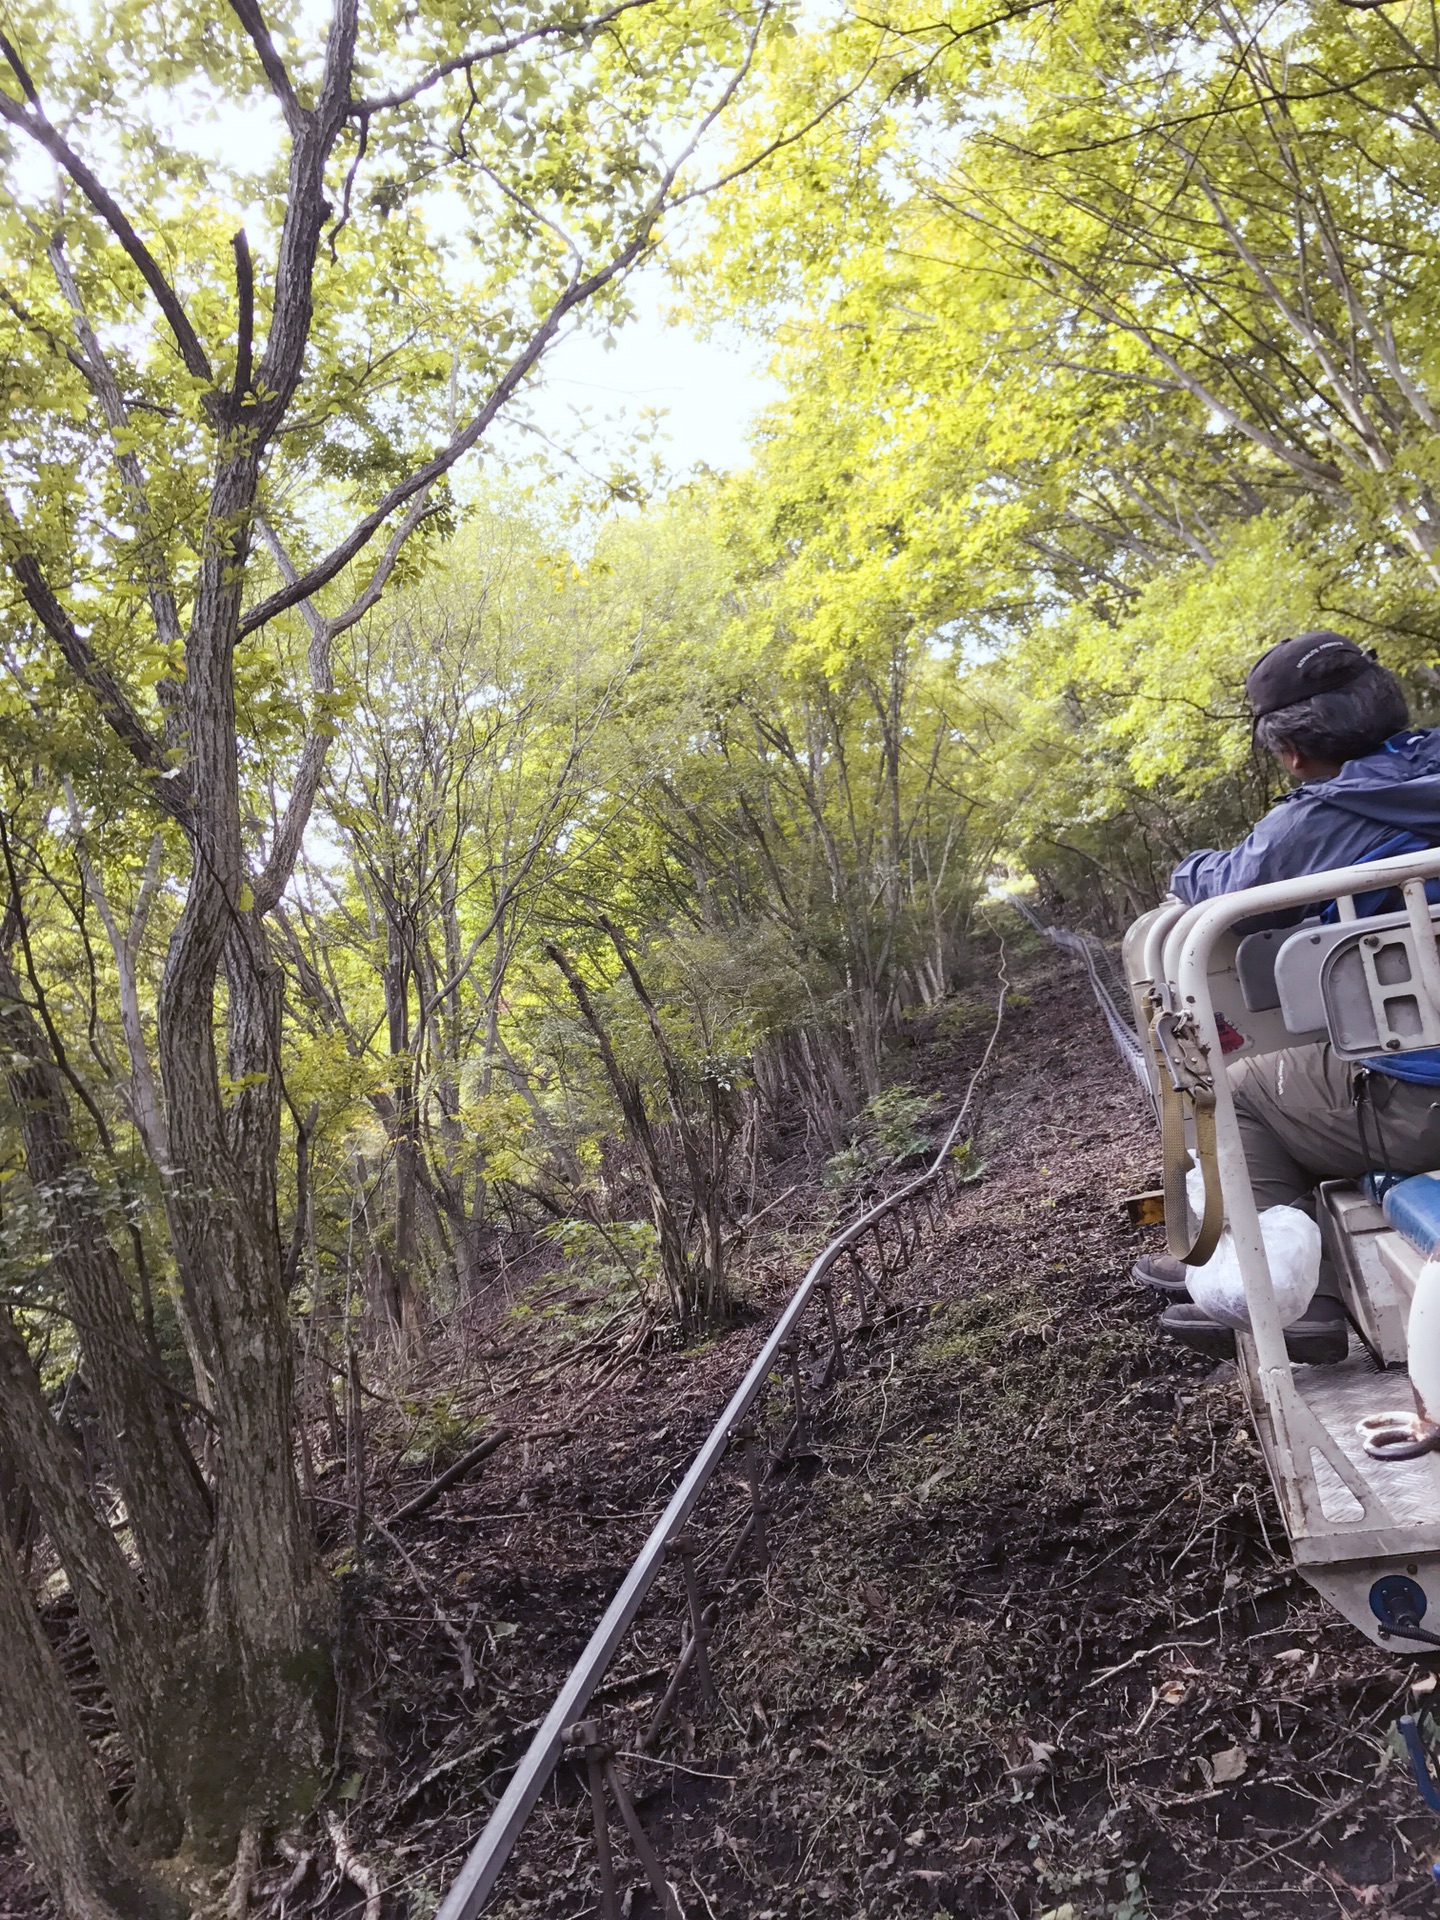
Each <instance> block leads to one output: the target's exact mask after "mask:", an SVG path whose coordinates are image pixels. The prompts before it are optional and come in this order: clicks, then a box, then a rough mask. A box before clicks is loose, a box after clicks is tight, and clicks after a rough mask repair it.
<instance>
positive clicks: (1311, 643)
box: [1245, 627, 1375, 720]
mask: <svg viewBox="0 0 1440 1920" xmlns="http://www.w3.org/2000/svg"><path fill="white" fill-rule="evenodd" d="M1374 661H1375V655H1374V654H1373V653H1367V652H1366V651H1365V650H1364V649H1363V648H1361V647H1357V646H1356V644H1355V642H1354V641H1353V640H1347V639H1346V638H1345V636H1344V635H1343V634H1341V633H1330V632H1328V631H1327V630H1326V629H1325V628H1323V627H1322V628H1320V629H1319V630H1318V631H1317V632H1315V633H1297V634H1296V636H1295V638H1294V639H1293V640H1282V641H1280V643H1279V644H1278V646H1273V647H1271V649H1270V651H1269V652H1268V653H1264V654H1261V656H1260V658H1259V659H1258V660H1257V661H1256V662H1255V665H1254V666H1253V667H1252V668H1251V669H1250V671H1249V673H1247V674H1246V676H1245V693H1246V696H1247V697H1248V699H1249V701H1250V705H1251V707H1252V709H1253V710H1254V714H1255V718H1256V719H1257V720H1260V719H1263V717H1264V716H1265V715H1266V714H1267V713H1278V712H1279V711H1280V709H1281V707H1293V706H1295V705H1296V704H1297V703H1298V702H1299V701H1301V700H1308V699H1309V698H1310V697H1311V695H1312V694H1316V693H1334V692H1335V690H1336V689H1337V688H1338V687H1348V686H1349V685H1350V682H1351V681H1352V680H1358V679H1359V678H1360V676H1361V674H1362V673H1364V672H1365V671H1366V669H1367V668H1369V667H1370V666H1372V665H1373V664H1374Z"/></svg>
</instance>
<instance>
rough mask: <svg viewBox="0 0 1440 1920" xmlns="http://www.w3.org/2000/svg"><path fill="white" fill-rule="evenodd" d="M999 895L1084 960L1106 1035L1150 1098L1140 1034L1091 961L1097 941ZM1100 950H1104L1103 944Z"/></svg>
mask: <svg viewBox="0 0 1440 1920" xmlns="http://www.w3.org/2000/svg"><path fill="white" fill-rule="evenodd" d="M1001 897H1002V898H1003V899H1005V900H1007V901H1008V902H1009V904H1010V905H1011V906H1012V907H1014V909H1015V911H1016V912H1017V913H1018V914H1020V915H1021V916H1022V917H1023V918H1024V919H1026V920H1028V921H1029V922H1030V925H1031V926H1032V927H1034V929H1035V931H1036V932H1037V933H1043V934H1044V936H1045V938H1046V939H1047V940H1049V941H1051V942H1052V943H1053V944H1054V945H1055V946H1057V947H1059V948H1061V949H1062V950H1063V951H1064V952H1066V953H1071V954H1074V955H1075V957H1076V958H1077V959H1078V960H1080V961H1082V962H1083V963H1084V967H1085V971H1086V972H1087V973H1088V974H1089V976H1090V987H1091V991H1092V992H1093V993H1094V995H1095V1000H1096V1004H1097V1005H1098V1006H1099V1008H1100V1011H1101V1013H1102V1014H1104V1016H1105V1024H1106V1026H1107V1027H1109V1029H1110V1038H1111V1039H1112V1040H1113V1041H1114V1042H1115V1047H1116V1050H1117V1051H1118V1053H1119V1054H1120V1057H1121V1059H1122V1060H1123V1061H1124V1062H1125V1064H1126V1066H1127V1067H1129V1069H1130V1071H1131V1073H1132V1074H1134V1076H1135V1078H1136V1080H1137V1081H1138V1082H1139V1083H1140V1090H1141V1092H1142V1093H1143V1094H1144V1095H1145V1098H1146V1099H1147V1100H1150V1101H1152V1102H1153V1100H1154V1097H1155V1096H1154V1092H1153V1089H1152V1088H1151V1085H1150V1075H1149V1073H1148V1072H1147V1071H1146V1066H1145V1049H1144V1048H1143V1047H1142V1046H1141V1044H1140V1036H1139V1035H1138V1034H1137V1033H1136V1031H1135V1029H1134V1027H1132V1026H1131V1024H1130V1022H1129V1021H1128V1020H1127V1019H1125V1017H1124V1015H1123V1014H1122V1013H1121V1012H1120V1009H1119V1008H1118V1007H1117V1006H1116V1004H1115V998H1114V995H1113V994H1112V993H1111V992H1110V989H1109V988H1108V987H1107V986H1106V985H1105V982H1104V981H1103V980H1102V979H1101V978H1100V970H1099V968H1098V967H1097V966H1096V964H1095V949H1096V948H1097V947H1099V946H1100V942H1099V941H1098V940H1096V939H1095V938H1094V936H1093V935H1091V934H1085V933H1071V931H1070V929H1069V928H1068V927H1052V926H1050V925H1048V924H1047V923H1046V922H1045V921H1044V920H1042V919H1041V918H1040V916H1039V914H1037V913H1036V912H1035V911H1034V909H1033V908H1032V907H1030V906H1028V905H1027V904H1026V902H1025V901H1023V900H1021V899H1019V898H1018V897H1017V896H1016V895H1015V894H1005V895H1002V896H1001ZM1100 950H1101V952H1102V953H1103V952H1104V948H1103V947H1101V948H1100ZM1107 958H1108V955H1107Z"/></svg>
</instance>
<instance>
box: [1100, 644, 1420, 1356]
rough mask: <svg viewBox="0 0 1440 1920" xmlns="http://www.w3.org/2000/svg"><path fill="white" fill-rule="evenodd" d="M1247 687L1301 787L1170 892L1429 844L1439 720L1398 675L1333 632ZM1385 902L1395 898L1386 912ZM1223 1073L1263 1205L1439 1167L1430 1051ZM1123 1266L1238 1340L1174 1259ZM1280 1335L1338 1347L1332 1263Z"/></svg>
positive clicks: (1200, 1328)
mask: <svg viewBox="0 0 1440 1920" xmlns="http://www.w3.org/2000/svg"><path fill="white" fill-rule="evenodd" d="M1245 691H1246V694H1247V696H1248V698H1249V701H1250V705H1251V707H1252V709H1253V711H1254V715H1255V737H1256V739H1257V740H1258V741H1259V742H1260V744H1261V745H1262V746H1264V747H1266V748H1268V749H1269V750H1270V751H1271V752H1272V753H1273V754H1274V755H1275V756H1276V758H1277V759H1278V760H1279V761H1280V763H1281V765H1282V766H1284V767H1285V769H1286V770H1287V772H1289V773H1291V774H1293V775H1294V777H1295V779H1296V780H1297V781H1298V782H1299V785H1297V786H1296V788H1295V790H1294V791H1293V792H1292V793H1288V794H1286V796H1285V797H1284V799H1283V800H1281V801H1280V803H1279V804H1278V805H1277V806H1275V807H1272V808H1271V810H1270V812H1269V813H1267V814H1266V815H1265V818H1264V819H1263V820H1262V821H1261V822H1260V823H1259V825H1258V826H1257V827H1256V828H1255V830H1254V832H1253V833H1251V835H1250V837H1249V838H1248V839H1247V840H1245V841H1243V842H1242V843H1241V844H1240V845H1239V846H1238V847H1234V848H1232V849H1231V850H1230V851H1229V852H1228V853H1209V852H1206V853H1192V854H1191V855H1190V856H1189V858H1188V859H1186V860H1182V861H1181V863H1180V865H1179V866H1178V867H1177V868H1176V869H1175V872H1174V873H1173V874H1172V876H1171V879H1170V886H1171V890H1172V891H1173V893H1174V894H1175V895H1176V896H1177V897H1178V898H1179V899H1181V900H1183V901H1185V902H1186V904H1187V905H1192V906H1193V905H1194V904H1195V902H1196V901H1199V900H1209V899H1211V898H1213V897H1214V896H1215V895H1216V894H1221V893H1234V892H1236V891H1238V890H1239V889H1240V888H1242V887H1256V886H1261V885H1263V884H1264V883H1265V882H1267V881H1271V880H1288V879H1291V878H1293V877H1294V876H1295V875H1297V874H1302V873H1319V872H1322V871H1323V870H1325V869H1326V868H1330V867H1345V866H1353V865H1356V864H1358V863H1359V862H1362V861H1366V860H1374V859H1383V858H1385V857H1386V856H1387V855H1391V854H1397V853H1407V852H1414V851H1417V850H1418V849H1420V848H1422V847H1430V846H1440V728H1437V729H1435V730H1434V731H1429V732H1424V733H1413V732H1410V731H1407V729H1408V727H1409V721H1410V714H1409V709H1408V708H1407V706H1406V704H1405V696H1404V694H1403V693H1402V691H1401V689H1400V684H1399V682H1398V681H1397V680H1396V678H1395V676H1394V674H1392V673H1390V672H1388V671H1387V669H1386V668H1384V667H1382V666H1380V665H1379V664H1378V663H1377V662H1376V661H1375V659H1374V658H1373V657H1372V656H1371V655H1370V654H1367V653H1363V652H1362V651H1361V650H1360V648H1359V647H1357V646H1355V645H1354V644H1353V642H1351V641H1349V640H1346V639H1343V638H1342V637H1341V636H1340V635H1339V634H1338V633H1327V632H1317V633H1302V634H1300V635H1299V636H1298V637H1297V638H1296V639H1293V640H1282V641H1281V642H1280V644H1279V645H1278V646H1275V647H1272V648H1271V649H1270V651H1269V652H1268V653H1266V654H1265V655H1264V656H1263V657H1262V658H1261V659H1260V660H1259V661H1258V662H1257V664H1256V665H1255V666H1254V667H1253V668H1252V669H1251V671H1250V673H1249V675H1248V676H1247V678H1246V681H1245ZM1316 904H1317V906H1318V905H1319V904H1321V903H1320V902H1318V901H1317V903H1316ZM1392 904H1397V905H1398V898H1397V899H1396V900H1395V901H1394V902H1393V903H1392V902H1391V901H1386V902H1385V910H1386V911H1388V910H1389V909H1390V907H1391V905H1392ZM1363 910H1364V909H1363V907H1362V912H1363ZM1373 910H1374V909H1373V907H1372V911H1373ZM1228 1071H1229V1075H1230V1086H1231V1090H1232V1092H1233V1094H1234V1097H1235V1111H1236V1115H1237V1117H1238V1119H1239V1122H1240V1132H1241V1135H1242V1137H1243V1139H1244V1143H1245V1159H1246V1162H1247V1164H1248V1166H1249V1169H1250V1178H1251V1181H1252V1183H1253V1185H1254V1189H1255V1202H1256V1205H1257V1206H1258V1207H1260V1208H1261V1209H1262V1211H1263V1209H1264V1208H1266V1207H1275V1206H1298V1207H1301V1208H1303V1209H1304V1210H1305V1211H1306V1212H1307V1213H1311V1214H1313V1212H1314V1207H1315V1198H1314V1189H1315V1187H1316V1186H1317V1184H1318V1183H1319V1182H1320V1181H1322V1180H1335V1179H1342V1178H1353V1177H1355V1176H1358V1175H1360V1174H1362V1173H1367V1172H1369V1171H1371V1170H1372V1169H1374V1168H1383V1169H1384V1170H1385V1171H1388V1172H1392V1173H1397V1174H1407V1173H1426V1172H1431V1171H1433V1170H1435V1169H1440V1049H1430V1050H1427V1051H1424V1052H1415V1053H1406V1054H1401V1055H1400V1056H1398V1057H1394V1056H1384V1057H1377V1058H1375V1059H1373V1060H1368V1061H1364V1062H1358V1061H1344V1060H1337V1059H1336V1058H1335V1055H1334V1053H1333V1051H1332V1049H1331V1048H1330V1046H1329V1044H1328V1042H1327V1043H1326V1044H1324V1045H1322V1046H1307V1047H1293V1048H1283V1049H1282V1050H1281V1051H1280V1052H1278V1053H1268V1054H1261V1055H1259V1056H1257V1057H1256V1058H1253V1059H1247V1060H1237V1061H1232V1062H1231V1064H1230V1066H1229V1068H1228ZM1135 1274H1136V1278H1137V1279H1141V1280H1144V1281H1146V1282H1147V1283H1148V1284H1149V1285H1151V1286H1153V1287H1155V1288H1157V1290H1158V1291H1160V1292H1161V1293H1164V1294H1167V1295H1169V1296H1170V1297H1171V1299H1172V1300H1173V1301H1174V1302H1175V1304H1173V1305H1172V1306H1170V1307H1169V1308H1168V1309H1167V1311H1166V1312H1165V1314H1164V1315H1163V1317H1162V1319H1161V1323H1160V1324H1161V1325H1162V1327H1164V1329H1165V1331H1166V1332H1167V1333H1171V1334H1173V1335H1174V1336H1175V1338H1176V1339H1178V1340H1182V1341H1184V1343H1185V1344H1186V1345H1187V1346H1190V1347H1194V1348H1195V1349H1196V1350H1197V1351H1198V1352H1201V1353H1204V1354H1209V1355H1211V1356H1213V1357H1215V1358H1227V1357H1229V1356H1230V1355H1231V1354H1233V1353H1234V1351H1235V1337H1234V1334H1233V1333H1232V1332H1231V1330H1230V1329H1229V1328H1228V1327H1224V1326H1221V1325H1220V1324H1219V1323H1218V1322H1217V1321H1214V1320H1211V1319H1210V1318H1209V1316H1208V1315H1206V1314H1205V1313H1203V1312H1202V1311H1201V1309H1200V1308H1199V1307H1197V1306H1195V1305H1194V1304H1193V1303H1192V1302H1191V1301H1190V1300H1189V1298H1188V1290H1187V1288H1186V1284H1185V1274H1186V1269H1185V1268H1184V1267H1183V1266H1182V1265H1181V1263H1180V1262H1179V1261H1178V1260H1175V1259H1173V1258H1172V1257H1171V1256H1170V1255H1169V1254H1160V1255H1150V1256H1147V1257H1146V1258H1145V1259H1143V1260H1141V1261H1138V1262H1137V1263H1136V1267H1135ZM1285 1344H1286V1346H1287V1347H1288V1348H1289V1351H1290V1357H1291V1358H1292V1360H1299V1361H1308V1362H1310V1363H1311V1364H1324V1363H1328V1362H1334V1361H1337V1360H1343V1359H1344V1357H1345V1352H1346V1348H1347V1344H1348V1335H1347V1332H1346V1324H1345V1316H1344V1311H1343V1309H1342V1307H1341V1303H1340V1297H1339V1288H1338V1285H1337V1282H1336V1278H1335V1275H1334V1273H1333V1271H1332V1270H1331V1269H1330V1265H1329V1262H1328V1261H1327V1262H1325V1263H1324V1264H1323V1265H1322V1267H1321V1271H1320V1289H1319V1292H1318V1293H1317V1294H1316V1296H1315V1299H1314V1301H1313V1302H1312V1304H1311V1306H1310V1308H1309V1310H1308V1312H1306V1314H1305V1315H1304V1316H1303V1318H1301V1319H1300V1320H1297V1321H1296V1322H1295V1323H1294V1325H1293V1326H1292V1327H1290V1328H1289V1329H1287V1331H1286V1335H1285Z"/></svg>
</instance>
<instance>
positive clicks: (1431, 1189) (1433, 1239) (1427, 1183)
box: [1371, 1173, 1440, 1260]
mask: <svg viewBox="0 0 1440 1920" xmlns="http://www.w3.org/2000/svg"><path fill="white" fill-rule="evenodd" d="M1371 1177H1372V1178H1373V1177H1374V1176H1373V1175H1372V1176H1371ZM1381 1205H1382V1206H1383V1207H1384V1209H1385V1218H1386V1219H1387V1220H1388V1221H1389V1222H1390V1224H1391V1226H1392V1227H1394V1229H1395V1231H1396V1232H1397V1233H1398V1234H1402V1235H1403V1236H1404V1238H1405V1239H1407V1240H1408V1241H1409V1242H1410V1244H1411V1246H1412V1247H1414V1248H1415V1249H1416V1250H1417V1251H1418V1252H1420V1253H1423V1254H1424V1256H1425V1258H1426V1259H1427V1260H1429V1259H1432V1258H1433V1257H1434V1255H1435V1254H1436V1253H1437V1252H1440V1173H1413V1174H1411V1175H1410V1176H1409V1177H1408V1178H1407V1179H1404V1180H1397V1181H1395V1182H1394V1184H1393V1185H1392V1186H1391V1187H1390V1188H1389V1190H1388V1191H1387V1192H1386V1194H1385V1197H1384V1199H1383V1201H1382V1202H1381Z"/></svg>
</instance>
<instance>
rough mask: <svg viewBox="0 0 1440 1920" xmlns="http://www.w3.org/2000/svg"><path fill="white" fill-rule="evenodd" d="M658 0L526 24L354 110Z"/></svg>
mask: <svg viewBox="0 0 1440 1920" xmlns="http://www.w3.org/2000/svg"><path fill="white" fill-rule="evenodd" d="M654 4H655V0H619V4H618V5H617V6H613V7H610V8H608V9H607V10H606V11H605V12H604V13H596V14H590V15H585V14H580V15H577V16H576V17H574V18H572V19H570V20H552V21H550V22H549V23H548V24H547V25H545V26H542V27H527V28H526V29H525V30H524V31H523V32H521V33H512V34H507V35H506V36H505V37H504V38H502V39H499V40H489V41H487V42H486V43H485V45H484V46H482V47H475V48H473V49H472V50H471V51H470V52H469V53H458V54H456V56H455V57H454V59H453V60H442V61H441V62H440V63H439V65H438V66H434V67H432V68H431V69H430V71H429V72H428V73H426V74H423V75H422V76H421V77H420V79H418V80H416V81H414V82H413V83H412V84H411V85H410V86H408V87H401V88H398V89H397V90H396V91H395V92H394V93H382V94H378V95H377V96H376V97H375V98H374V99H373V100H357V101H355V103H354V104H353V106H352V107H351V112H352V113H354V114H356V115H360V116H363V117H367V118H368V116H369V115H370V114H372V113H384V112H386V111H387V109H389V108H391V107H403V106H406V105H408V104H409V102H410V101H412V100H415V99H418V98H419V96H420V95H421V94H422V93H425V92H427V91H428V90H429V89H430V88H431V87H434V86H438V85H439V83H440V82H441V81H442V80H446V79H448V78H449V77H450V75H451V74H452V73H467V72H468V71H469V70H470V69H471V68H472V67H478V66H480V65H481V63H482V62H483V61H486V60H502V59H504V57H505V56H506V54H510V53H516V52H518V51H519V49H520V48H521V47H524V46H531V45H533V44H534V43H535V42H536V41H537V40H558V39H563V38H565V37H566V36H569V37H570V38H573V39H579V38H582V37H584V36H591V35H594V34H597V33H599V32H600V30H601V28H602V27H608V26H609V25H610V23H611V21H612V20H618V19H619V18H620V15H621V14H622V13H632V12H633V11H634V10H635V8H636V7H650V6H654Z"/></svg>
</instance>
